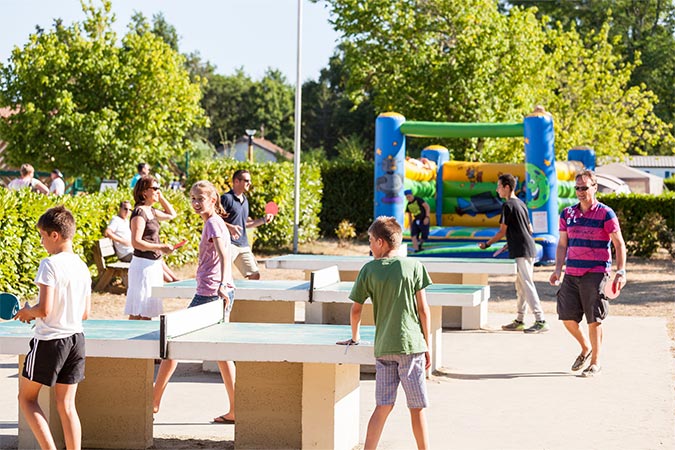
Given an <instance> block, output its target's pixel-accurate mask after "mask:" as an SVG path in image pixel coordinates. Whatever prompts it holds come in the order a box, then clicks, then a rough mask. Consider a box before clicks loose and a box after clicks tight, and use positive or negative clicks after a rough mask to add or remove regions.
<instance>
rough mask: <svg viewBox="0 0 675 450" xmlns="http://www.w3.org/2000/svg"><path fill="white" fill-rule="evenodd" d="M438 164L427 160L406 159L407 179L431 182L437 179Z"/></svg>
mask: <svg viewBox="0 0 675 450" xmlns="http://www.w3.org/2000/svg"><path fill="white" fill-rule="evenodd" d="M436 172H437V170H436V163H435V162H433V161H429V160H428V159H426V158H421V159H415V158H406V160H405V177H406V178H408V179H410V180H415V181H431V180H435V179H436Z"/></svg>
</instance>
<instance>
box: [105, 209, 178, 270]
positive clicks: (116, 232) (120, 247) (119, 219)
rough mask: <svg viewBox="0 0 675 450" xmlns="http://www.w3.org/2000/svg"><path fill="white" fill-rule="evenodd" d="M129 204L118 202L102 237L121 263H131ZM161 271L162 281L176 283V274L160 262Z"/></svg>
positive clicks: (132, 253)
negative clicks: (108, 243) (111, 244)
mask: <svg viewBox="0 0 675 450" xmlns="http://www.w3.org/2000/svg"><path fill="white" fill-rule="evenodd" d="M131 209H132V208H131V202H129V201H128V200H124V201H123V202H120V208H119V210H118V211H117V215H116V216H114V217H113V218H112V219H110V223H109V224H108V227H107V228H106V229H105V231H104V232H103V235H104V236H105V237H107V238H109V239H110V240H111V241H113V247H115V254H116V255H117V259H119V260H120V261H123V262H131V257H132V256H133V255H134V248H133V247H132V246H131V227H130V226H129V216H130V215H131ZM162 269H163V271H164V281H166V282H167V283H168V282H171V281H178V277H177V276H176V274H175V273H174V272H173V271H172V270H171V269H170V268H169V266H167V265H166V262H165V261H163V260H162Z"/></svg>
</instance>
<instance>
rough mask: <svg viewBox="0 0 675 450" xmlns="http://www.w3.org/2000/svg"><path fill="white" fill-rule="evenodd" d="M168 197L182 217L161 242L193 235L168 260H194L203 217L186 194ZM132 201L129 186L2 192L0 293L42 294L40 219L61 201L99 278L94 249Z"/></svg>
mask: <svg viewBox="0 0 675 450" xmlns="http://www.w3.org/2000/svg"><path fill="white" fill-rule="evenodd" d="M166 196H167V198H168V199H169V201H170V202H171V203H172V204H173V206H174V207H175V209H176V211H177V212H178V218H176V219H175V220H173V221H171V222H168V223H167V222H165V223H164V224H163V225H162V227H161V232H160V234H161V239H162V241H165V242H178V241H179V240H181V239H184V238H188V239H189V243H188V245H186V246H185V247H183V248H181V250H180V251H177V252H174V253H173V254H172V255H169V256H168V257H167V262H168V264H183V263H185V262H188V261H194V260H195V259H196V258H197V252H198V244H199V233H200V229H201V219H200V218H199V216H198V215H197V214H195V213H194V212H192V210H191V207H190V203H189V201H188V200H187V198H186V197H185V196H184V195H183V194H182V193H179V192H171V191H170V192H167V193H166ZM132 199H133V196H132V193H131V189H124V188H123V189H118V190H108V191H105V192H104V193H96V194H90V195H82V196H77V197H71V196H62V197H57V196H53V195H50V196H46V195H42V194H37V193H32V192H29V191H27V190H22V191H9V190H5V189H3V190H0V240H2V242H3V243H4V245H3V250H2V252H0V291H4V292H12V293H14V294H17V295H19V296H21V297H24V298H29V297H31V296H34V295H35V294H36V293H37V287H36V286H35V284H34V282H33V280H34V278H35V274H36V273H37V268H38V265H39V263H40V261H41V260H42V259H43V258H45V257H46V256H47V252H46V251H45V250H44V248H43V247H42V245H41V244H40V235H39V233H38V231H37V229H36V223H37V220H38V218H39V217H40V216H41V215H42V214H43V213H44V212H45V211H46V210H47V209H48V208H51V207H52V206H56V205H60V204H63V205H64V206H65V207H66V208H68V209H69V210H70V211H71V212H72V213H73V215H74V216H75V221H76V224H77V231H76V233H75V237H74V238H73V249H74V251H75V253H77V254H78V255H80V257H82V258H83V260H84V261H85V262H86V263H87V265H88V266H89V268H90V270H91V273H92V276H93V277H96V276H97V273H96V266H95V265H94V259H93V247H94V245H95V244H96V241H97V240H98V239H100V238H101V237H103V231H104V230H105V228H106V226H107V224H108V222H109V221H110V218H111V217H112V216H113V215H115V214H117V210H118V205H119V203H120V201H122V200H132ZM193 236H194V238H192V237H193Z"/></svg>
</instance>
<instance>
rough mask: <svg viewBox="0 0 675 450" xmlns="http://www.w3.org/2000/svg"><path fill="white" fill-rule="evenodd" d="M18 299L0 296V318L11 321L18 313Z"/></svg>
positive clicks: (11, 295)
mask: <svg viewBox="0 0 675 450" xmlns="http://www.w3.org/2000/svg"><path fill="white" fill-rule="evenodd" d="M19 308H20V305H19V299H18V298H16V295H14V294H7V293H6V292H3V293H1V294H0V318H2V319H5V320H11V319H13V318H14V316H16V313H18V312H19Z"/></svg>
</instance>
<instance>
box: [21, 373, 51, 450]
mask: <svg viewBox="0 0 675 450" xmlns="http://www.w3.org/2000/svg"><path fill="white" fill-rule="evenodd" d="M19 377H20V379H19V408H20V409H21V413H22V414H23V417H24V418H25V419H26V422H28V426H29V427H30V429H31V431H32V432H33V435H34V436H35V439H37V441H38V444H39V445H40V448H41V449H43V450H44V449H56V444H55V443H54V438H53V437H52V433H51V431H50V430H49V422H47V418H46V417H45V413H44V412H43V411H42V408H40V405H39V404H38V395H39V394H40V388H41V387H42V385H41V384H40V383H36V382H35V381H31V380H29V379H28V378H24V377H23V376H21V375H19Z"/></svg>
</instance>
